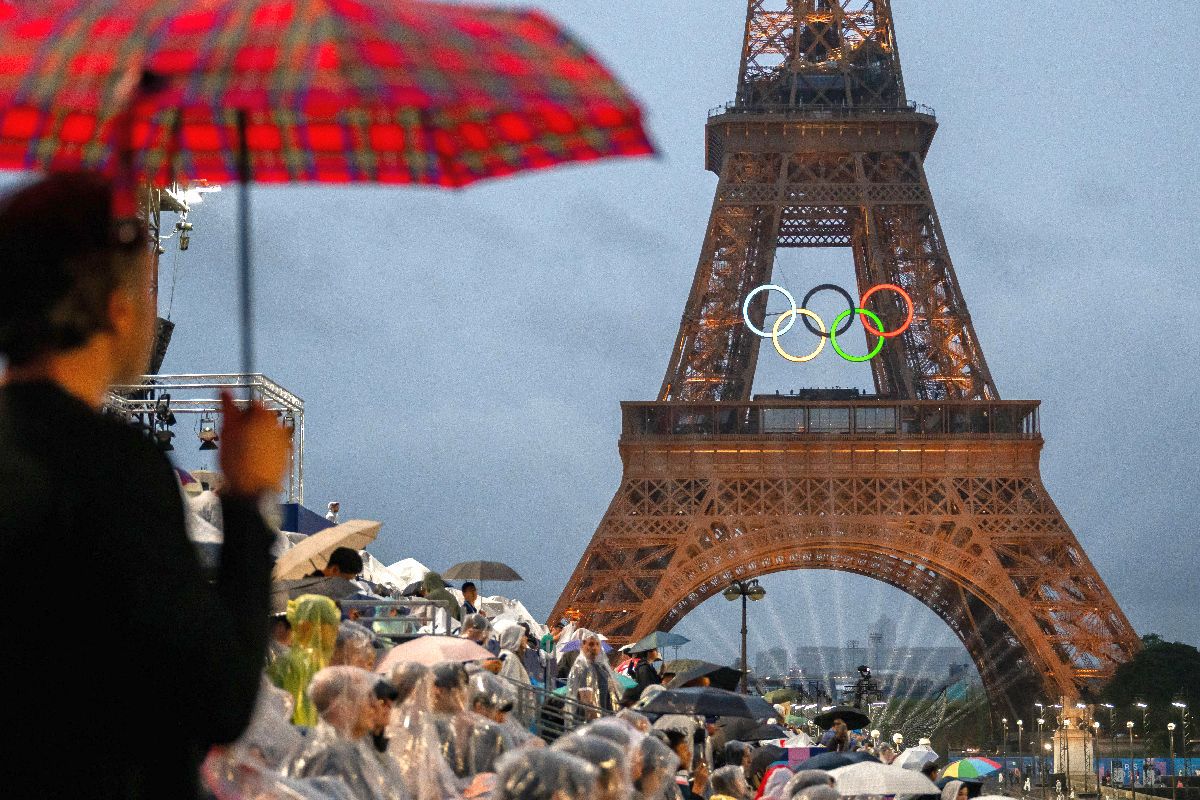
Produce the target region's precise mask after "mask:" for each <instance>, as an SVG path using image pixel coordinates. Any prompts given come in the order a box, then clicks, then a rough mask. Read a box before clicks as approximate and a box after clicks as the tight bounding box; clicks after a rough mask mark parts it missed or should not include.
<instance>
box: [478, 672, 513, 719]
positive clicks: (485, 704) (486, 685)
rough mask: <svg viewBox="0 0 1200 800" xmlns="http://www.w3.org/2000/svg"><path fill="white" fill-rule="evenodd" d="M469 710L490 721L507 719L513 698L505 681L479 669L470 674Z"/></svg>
mask: <svg viewBox="0 0 1200 800" xmlns="http://www.w3.org/2000/svg"><path fill="white" fill-rule="evenodd" d="M470 704H471V710H472V711H474V712H475V713H476V714H479V715H480V716H481V717H485V718H487V719H490V720H491V721H492V722H499V723H504V722H507V721H508V714H509V712H510V711H512V709H513V705H514V704H515V700H514V698H513V693H512V691H511V690H510V689H509V688H508V686H507V685H505V683H504V682H503V681H502V680H500V679H499V678H497V677H496V676H495V675H493V674H492V673H490V672H487V671H481V672H477V673H475V674H474V675H472V676H471V683H470Z"/></svg>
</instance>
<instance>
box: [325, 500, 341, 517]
mask: <svg viewBox="0 0 1200 800" xmlns="http://www.w3.org/2000/svg"><path fill="white" fill-rule="evenodd" d="M328 507H329V513H331V514H336V513H338V512H339V511H341V510H342V504H341V503H339V502H338V501H337V500H332V501H330V503H329V506H328Z"/></svg>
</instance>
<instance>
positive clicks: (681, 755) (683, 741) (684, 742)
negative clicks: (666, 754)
mask: <svg viewBox="0 0 1200 800" xmlns="http://www.w3.org/2000/svg"><path fill="white" fill-rule="evenodd" d="M659 730H661V732H662V735H663V736H664V737H665V738H666V742H667V747H669V748H671V752H672V753H674V754H675V757H676V758H678V759H679V763H680V764H681V765H682V767H683V768H684V769H690V768H691V766H692V736H691V734H690V733H686V732H684V731H681V730H677V729H674V728H671V729H666V730H662V729H659Z"/></svg>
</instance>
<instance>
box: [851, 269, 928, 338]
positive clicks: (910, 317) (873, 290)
mask: <svg viewBox="0 0 1200 800" xmlns="http://www.w3.org/2000/svg"><path fill="white" fill-rule="evenodd" d="M880 289H891V290H892V291H894V292H896V293H898V294H899V295H900V296H901V297H903V298H904V302H905V303H907V304H908V316H907V317H906V318H905V320H904V324H903V325H901V326H900V327H899V328H897V329H896V330H894V331H892V332H891V333H884V332H883V331H877V330H875V329H874V328H872V327H871V323H869V322H867V315H866V314H861V315H860V316H861V317H862V324H863V328H865V329H866V331H867V333H869V334H871V335H872V336H882V337H883V338H884V339H894V338H895V337H897V336H899V335H900V334H902V333H904V332H905V331H906V330H908V326H909V325H912V321H913V311H914V310H915V309H914V307H913V301H912V298H911V297H909V295H908V292H906V291H904V290H903V289H901V288H900V287H899V286H897V285H896V284H894V283H881V284H879V285H878V286H872V287H871V288H870V289H868V290H867V293H866V294H864V295H863V296H862V300H859V301H858V305H859V307H860V308H866V307H867V300H868V299H870V297H871V295H873V294H875V293H876V292H878V291H879V290H880Z"/></svg>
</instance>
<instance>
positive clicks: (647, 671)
mask: <svg viewBox="0 0 1200 800" xmlns="http://www.w3.org/2000/svg"><path fill="white" fill-rule="evenodd" d="M632 677H633V679H634V680H635V681H637V685H638V688H639V689H641V690H642V691H645V690H646V687H647V686H657V685H658V684H660V683H662V677H661V676H660V675H659V674H658V670H656V669H655V668H654V665H653V664H651V663H650V662H649V661H647V660H646V659H644V658H641V657H640V656H639V657H638V659H637V661H636V662H635V663H634V667H633V676H632Z"/></svg>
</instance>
